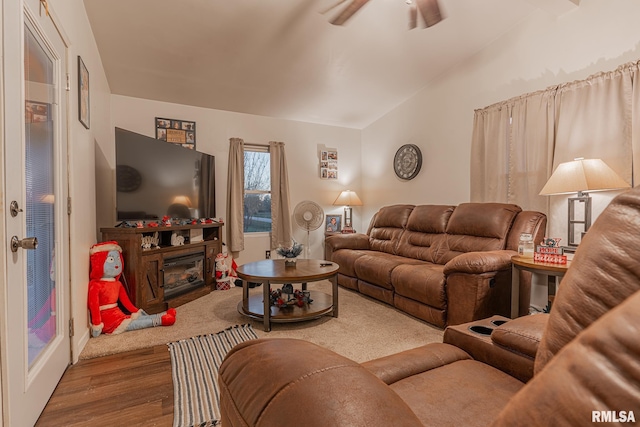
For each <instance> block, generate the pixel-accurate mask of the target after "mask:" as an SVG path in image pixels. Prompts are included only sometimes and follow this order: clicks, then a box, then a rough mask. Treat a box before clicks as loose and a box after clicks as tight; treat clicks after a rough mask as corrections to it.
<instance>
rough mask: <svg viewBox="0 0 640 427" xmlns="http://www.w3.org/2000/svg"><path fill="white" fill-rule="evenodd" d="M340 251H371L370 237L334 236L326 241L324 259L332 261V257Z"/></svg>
mask: <svg viewBox="0 0 640 427" xmlns="http://www.w3.org/2000/svg"><path fill="white" fill-rule="evenodd" d="M338 249H356V250H357V249H361V250H369V249H371V248H370V246H369V236H367V235H366V234H363V233H346V234H332V235H330V236H327V237H326V238H325V239H324V259H326V260H328V261H331V256H332V255H333V253H334V252H335V251H337V250H338Z"/></svg>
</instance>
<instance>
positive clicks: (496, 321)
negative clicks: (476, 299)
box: [491, 320, 508, 326]
mask: <svg viewBox="0 0 640 427" xmlns="http://www.w3.org/2000/svg"><path fill="white" fill-rule="evenodd" d="M507 322H508V320H492V321H491V324H493V325H494V326H500V325H504V324H505V323H507Z"/></svg>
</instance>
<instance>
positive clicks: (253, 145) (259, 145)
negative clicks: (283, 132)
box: [244, 142, 269, 148]
mask: <svg viewBox="0 0 640 427" xmlns="http://www.w3.org/2000/svg"><path fill="white" fill-rule="evenodd" d="M244 146H245V147H260V148H269V144H254V143H250V142H245V143H244Z"/></svg>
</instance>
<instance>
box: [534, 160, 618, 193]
mask: <svg viewBox="0 0 640 427" xmlns="http://www.w3.org/2000/svg"><path fill="white" fill-rule="evenodd" d="M629 187H630V185H629V184H627V182H626V181H625V180H624V179H622V178H621V177H620V175H618V174H617V173H615V172H614V170H613V169H611V168H610V167H609V166H608V165H607V164H606V163H605V162H603V161H602V160H601V159H576V160H573V161H571V162H565V163H560V164H559V165H558V167H557V168H556V170H555V171H554V172H553V173H552V174H551V177H550V178H549V180H548V181H547V183H546V184H545V186H544V187H543V188H542V191H540V195H542V196H550V195H553V194H570V193H578V192H590V191H606V190H618V189H621V188H629Z"/></svg>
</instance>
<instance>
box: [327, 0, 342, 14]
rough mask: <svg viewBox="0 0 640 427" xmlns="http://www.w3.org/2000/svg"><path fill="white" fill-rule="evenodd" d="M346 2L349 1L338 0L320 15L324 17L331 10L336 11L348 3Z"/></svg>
mask: <svg viewBox="0 0 640 427" xmlns="http://www.w3.org/2000/svg"><path fill="white" fill-rule="evenodd" d="M346 1H347V0H338V1H337V2H335V3H334V4H333V5H332V6H329V7H328V8H326V9H324V10H322V11H320V13H321V14H323V15H324V14H325V13H327V12H330V11H331V10H333V9H335V8H336V7H338V6H340V5H341V4H342V3H344V2H346Z"/></svg>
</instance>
